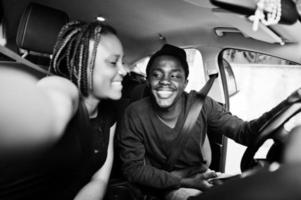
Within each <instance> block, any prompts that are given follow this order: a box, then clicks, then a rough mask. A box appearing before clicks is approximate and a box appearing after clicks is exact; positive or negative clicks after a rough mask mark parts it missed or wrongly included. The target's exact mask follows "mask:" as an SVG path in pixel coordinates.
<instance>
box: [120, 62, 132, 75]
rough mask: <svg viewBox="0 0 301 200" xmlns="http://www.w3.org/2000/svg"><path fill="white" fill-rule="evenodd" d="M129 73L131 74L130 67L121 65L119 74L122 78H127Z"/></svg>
mask: <svg viewBox="0 0 301 200" xmlns="http://www.w3.org/2000/svg"><path fill="white" fill-rule="evenodd" d="M127 73H129V67H128V65H126V64H120V66H119V69H118V74H120V75H121V76H125V75H126V74H127Z"/></svg>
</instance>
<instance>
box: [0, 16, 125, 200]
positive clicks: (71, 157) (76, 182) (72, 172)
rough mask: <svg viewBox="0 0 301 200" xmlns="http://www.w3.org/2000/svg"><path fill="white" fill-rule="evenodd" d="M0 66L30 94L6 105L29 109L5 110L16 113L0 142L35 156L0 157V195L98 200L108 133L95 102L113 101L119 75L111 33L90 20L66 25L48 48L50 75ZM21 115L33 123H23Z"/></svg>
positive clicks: (119, 52) (106, 109) (105, 116)
mask: <svg viewBox="0 0 301 200" xmlns="http://www.w3.org/2000/svg"><path fill="white" fill-rule="evenodd" d="M3 70H4V71H6V75H8V74H11V76H6V77H13V76H14V75H16V74H17V75H18V74H19V75H20V76H19V77H20V79H19V81H20V82H19V84H18V83H17V84H14V86H15V88H17V89H18V90H19V92H20V91H21V90H23V89H20V88H22V87H24V89H25V91H26V92H28V95H31V96H30V97H29V96H23V97H24V98H23V101H22V102H18V100H16V101H14V102H13V104H12V105H11V107H18V106H20V107H23V108H24V109H23V110H22V112H28V113H29V114H28V115H27V116H24V115H23V116H20V115H19V114H20V113H21V112H20V111H18V110H16V109H12V108H10V110H13V112H14V116H17V117H16V118H15V119H13V120H11V121H14V124H15V125H16V128H15V129H11V128H7V130H6V131H5V133H3V131H1V132H2V134H1V135H0V136H1V138H2V139H3V138H5V139H6V141H7V142H6V143H5V142H2V143H3V144H9V145H7V146H13V147H15V148H16V149H17V150H16V152H21V151H19V150H20V149H24V150H27V149H29V150H30V152H36V151H39V154H37V155H35V156H32V157H30V156H28V157H26V159H5V158H4V157H1V160H0V168H1V169H0V171H1V178H0V199H74V198H75V199H76V200H80V199H90V200H92V199H102V198H103V197H104V194H105V189H106V186H107V182H108V179H109V176H110V171H111V167H112V161H113V137H114V131H115V123H114V116H113V113H114V110H113V107H110V105H109V104H108V103H105V102H104V101H103V99H113V100H117V99H120V98H121V90H122V84H121V82H122V80H123V77H124V76H125V75H126V69H125V67H124V65H123V48H122V45H121V42H120V40H119V39H118V37H117V36H116V32H115V30H114V29H113V28H112V27H110V26H108V25H106V24H103V23H101V22H98V21H95V22H92V23H82V22H79V21H74V22H70V23H68V24H66V25H65V26H64V27H63V28H62V30H61V32H60V34H59V36H58V40H57V43H56V45H55V47H54V52H53V57H52V61H51V66H50V71H51V72H52V74H54V76H48V77H46V78H43V79H41V80H39V81H36V80H35V79H34V78H32V77H30V76H29V75H27V74H24V72H19V71H17V70H15V71H10V69H5V68H3ZM3 70H2V71H3ZM36 82H37V83H36ZM23 83H24V84H23ZM21 84H22V85H21ZM12 87H13V86H12ZM5 94H8V96H9V94H10V93H9V91H8V90H6V91H5ZM10 95H11V94H10ZM11 96H12V95H11ZM17 96H18V95H17ZM17 98H18V97H17ZM27 100H29V101H27ZM19 101H20V100H19ZM24 101H26V102H24ZM2 107H4V106H2ZM7 109H8V110H9V108H7ZM32 117H35V119H34V120H32V121H30V120H27V119H24V118H32ZM23 119H24V120H25V121H26V120H27V121H29V122H33V121H35V122H34V123H31V124H28V123H27V124H24V123H23ZM8 122H9V121H8ZM1 124H2V125H3V124H4V122H3V121H2V122H1ZM5 126H6V127H10V126H12V125H11V124H10V125H8V124H7V125H5ZM1 130H4V128H1ZM22 132H23V133H24V134H22ZM14 138H19V139H14ZM1 145H2V144H1ZM1 145H0V146H1ZM4 146H5V145H4ZM20 147H22V148H20ZM2 148H4V149H5V147H3V145H2ZM5 150H7V149H5ZM7 152H10V151H9V150H7ZM2 175H3V176H2Z"/></svg>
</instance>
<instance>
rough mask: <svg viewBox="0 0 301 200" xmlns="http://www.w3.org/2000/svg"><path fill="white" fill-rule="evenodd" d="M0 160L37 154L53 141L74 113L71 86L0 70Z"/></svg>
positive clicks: (61, 80) (74, 91)
mask: <svg viewBox="0 0 301 200" xmlns="http://www.w3.org/2000/svg"><path fill="white" fill-rule="evenodd" d="M0 92H1V99H0V110H1V112H0V152H1V153H0V157H5V156H7V157H11V155H19V154H20V153H22V154H24V153H27V152H28V153H30V154H32V153H39V152H41V151H42V149H44V148H46V147H48V146H50V145H52V144H53V143H54V142H56V141H57V140H58V139H59V138H60V137H61V135H62V134H63V131H64V129H65V127H66V125H67V123H68V122H69V120H70V119H71V117H72V116H73V114H74V112H75V111H76V110H77V103H78V91H77V88H76V86H75V85H73V83H71V82H70V81H68V80H67V79H64V78H60V77H47V78H44V79H42V80H38V79H37V78H36V77H34V76H32V75H31V74H29V73H26V72H24V71H21V70H17V69H15V68H9V67H5V66H1V68H0Z"/></svg>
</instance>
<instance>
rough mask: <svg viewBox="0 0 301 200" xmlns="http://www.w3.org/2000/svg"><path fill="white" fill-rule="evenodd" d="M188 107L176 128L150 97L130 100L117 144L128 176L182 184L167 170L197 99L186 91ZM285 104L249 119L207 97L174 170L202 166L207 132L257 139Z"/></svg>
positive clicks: (144, 181) (159, 185) (151, 182)
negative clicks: (159, 113)
mask: <svg viewBox="0 0 301 200" xmlns="http://www.w3.org/2000/svg"><path fill="white" fill-rule="evenodd" d="M183 95H184V98H185V109H184V113H182V114H180V116H179V118H178V121H177V124H176V125H175V127H174V128H170V127H168V126H167V125H166V124H164V123H163V122H162V121H160V119H159V118H158V117H157V115H156V114H155V110H154V108H153V104H152V102H151V98H150V97H147V98H144V99H142V100H140V101H137V102H134V103H133V104H131V105H130V106H129V107H128V108H127V109H126V111H125V115H124V117H123V120H122V122H121V124H120V129H119V134H118V144H119V147H120V157H121V160H122V163H123V165H122V169H123V173H124V175H125V176H126V178H127V179H128V180H129V181H131V182H134V183H138V184H141V185H144V186H150V187H153V188H159V189H167V188H175V187H178V186H179V185H180V178H179V177H177V176H174V175H172V174H171V173H170V172H168V171H167V170H165V166H166V162H167V159H168V155H169V154H168V153H169V151H170V147H171V146H172V144H173V142H175V138H176V137H177V133H178V134H181V133H180V131H177V129H179V128H180V127H181V124H183V121H184V120H185V117H186V115H187V112H188V110H189V109H188V108H189V107H190V105H191V104H192V102H193V101H195V100H196V93H195V92H191V93H189V94H187V93H184V94H183ZM285 104H286V101H284V102H282V103H280V104H279V105H278V106H276V107H275V108H274V109H272V110H271V111H269V112H267V113H265V114H264V115H262V116H261V117H260V118H258V119H256V120H252V121H250V122H246V121H243V120H242V119H240V118H238V117H236V116H234V115H232V114H231V113H230V112H228V111H226V110H225V108H224V107H223V106H222V105H220V104H219V103H217V102H216V101H214V100H213V99H211V98H210V97H206V99H205V102H204V105H203V108H202V111H201V113H200V115H199V116H198V119H197V122H196V125H195V126H194V128H193V129H192V131H191V133H189V134H188V137H189V138H188V140H187V142H186V144H185V146H182V147H178V148H183V150H182V151H181V152H180V154H179V156H178V157H177V159H176V161H175V162H174V170H178V169H185V168H189V167H196V166H201V165H202V164H203V156H202V152H201V151H200V141H201V138H203V136H204V134H206V133H207V134H223V135H225V136H227V137H229V138H231V139H233V140H235V141H236V142H238V143H240V144H243V145H248V144H251V143H252V142H253V141H254V140H255V139H256V133H257V132H258V130H259V129H260V128H261V127H262V126H263V125H264V124H265V123H266V122H267V120H268V119H270V118H271V117H272V116H274V115H275V114H276V113H278V112H279V110H281V109H282V108H283V107H284V106H285Z"/></svg>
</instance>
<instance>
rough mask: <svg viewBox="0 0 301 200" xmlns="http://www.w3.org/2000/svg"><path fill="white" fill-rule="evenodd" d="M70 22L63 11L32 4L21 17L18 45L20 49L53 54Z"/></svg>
mask: <svg viewBox="0 0 301 200" xmlns="http://www.w3.org/2000/svg"><path fill="white" fill-rule="evenodd" d="M68 21H69V17H68V15H67V14H66V13H65V12H63V11H61V10H57V9H54V8H50V7H47V6H43V5H40V4H37V3H30V4H29V5H28V6H27V8H26V9H25V11H24V13H23V15H22V17H21V20H20V23H19V26H18V32H17V38H16V43H17V45H18V47H19V48H20V49H24V50H27V51H33V52H38V53H42V54H52V50H53V46H54V44H55V42H56V40H57V35H58V33H59V31H60V29H61V28H62V26H63V25H64V24H66V23H67V22H68Z"/></svg>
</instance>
